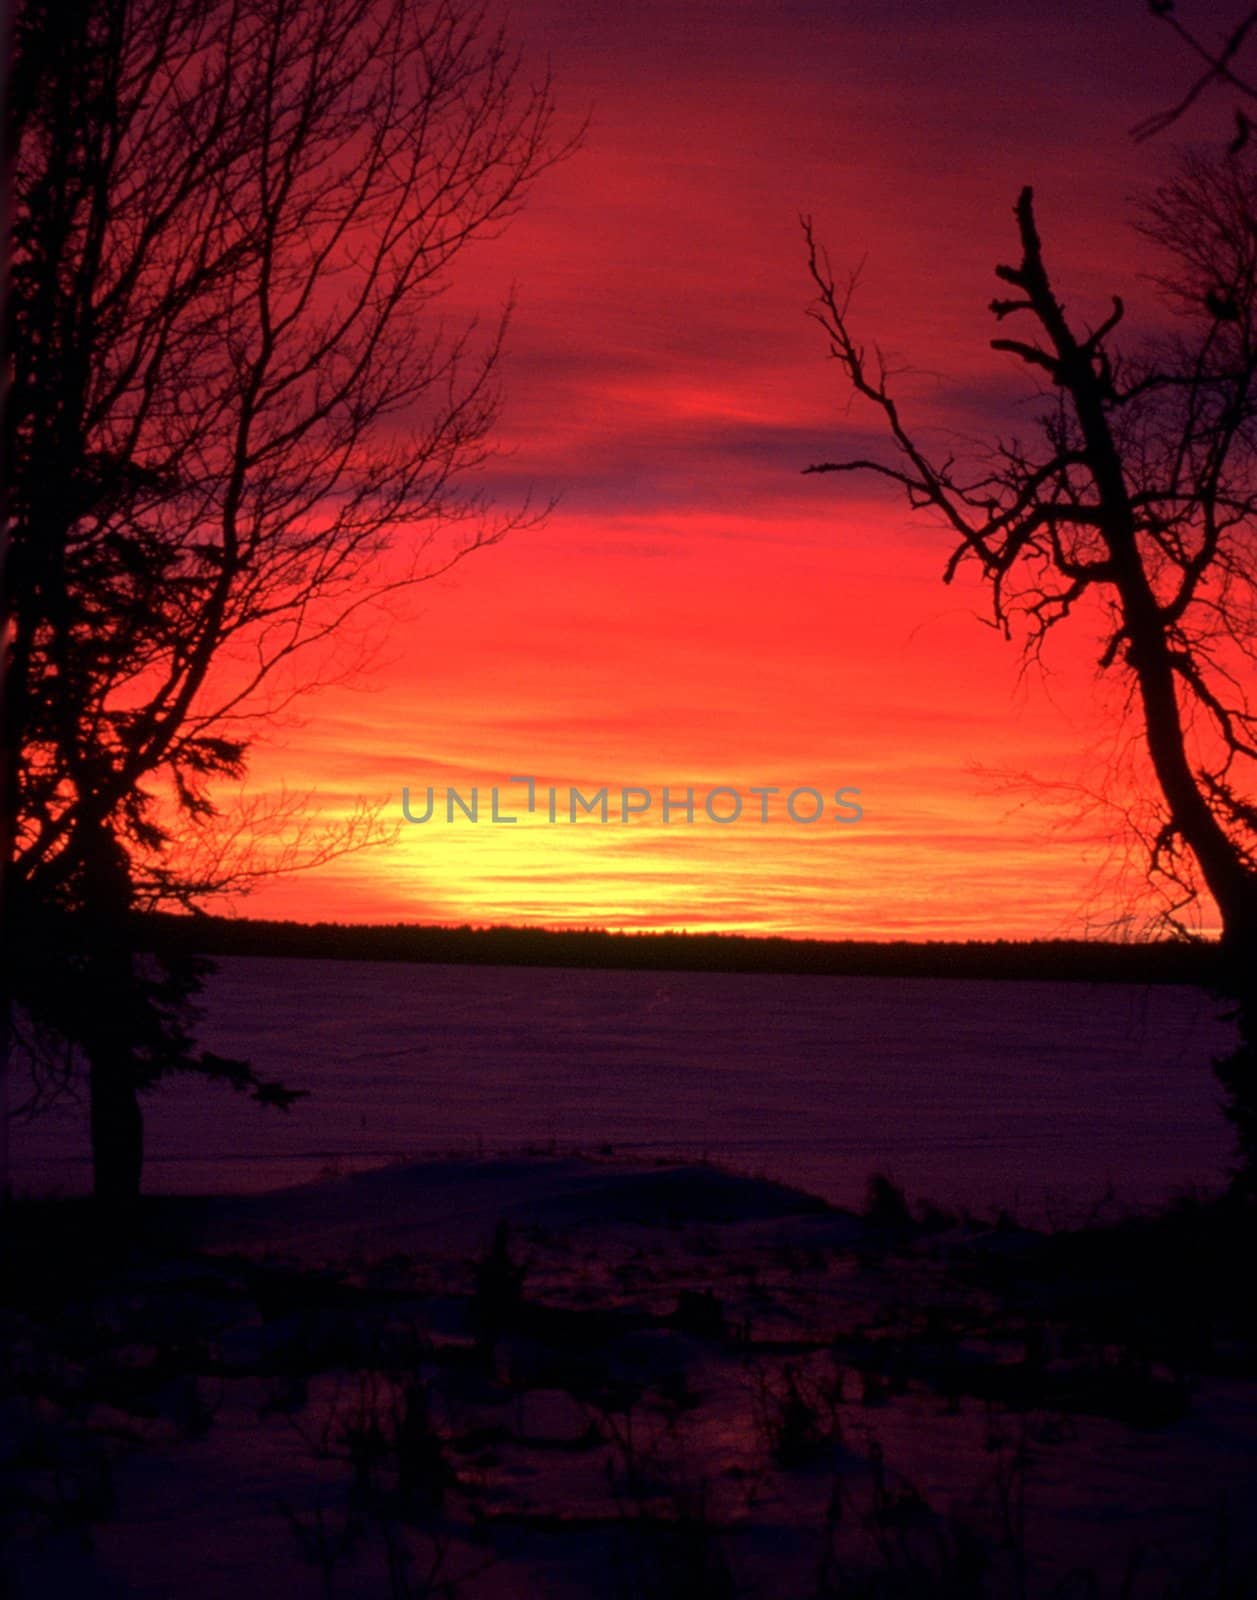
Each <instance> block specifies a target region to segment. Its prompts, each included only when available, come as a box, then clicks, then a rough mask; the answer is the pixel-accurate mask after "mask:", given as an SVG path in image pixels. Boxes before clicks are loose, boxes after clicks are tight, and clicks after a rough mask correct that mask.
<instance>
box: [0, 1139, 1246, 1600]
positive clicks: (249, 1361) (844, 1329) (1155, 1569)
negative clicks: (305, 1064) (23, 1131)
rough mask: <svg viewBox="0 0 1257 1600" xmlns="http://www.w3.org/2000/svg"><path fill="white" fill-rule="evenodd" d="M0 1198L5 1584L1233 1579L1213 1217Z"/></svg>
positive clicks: (599, 1181) (693, 1589)
mask: <svg viewBox="0 0 1257 1600" xmlns="http://www.w3.org/2000/svg"><path fill="white" fill-rule="evenodd" d="M9 1220H10V1223H11V1227H10V1230H9V1243H8V1246H7V1256H8V1258H7V1260H6V1261H5V1263H4V1282H5V1285H6V1289H5V1310H4V1313H3V1316H4V1335H5V1337H4V1345H5V1350H6V1356H5V1366H4V1372H3V1392H2V1395H0V1504H3V1505H4V1506H5V1507H6V1509H5V1510H4V1511H3V1512H0V1516H3V1519H4V1521H3V1527H2V1528H0V1532H2V1533H3V1535H4V1538H5V1544H6V1549H7V1554H6V1556H5V1558H4V1560H5V1566H4V1577H5V1580H6V1587H4V1588H3V1589H0V1592H3V1593H5V1594H7V1595H9V1596H11V1597H14V1600H16V1597H21V1600H27V1597H35V1596H39V1597H41V1600H44V1597H59V1596H62V1595H65V1596H75V1597H79V1596H81V1597H84V1600H92V1597H97V1596H101V1597H104V1596H110V1597H115V1596H153V1597H157V1596H163V1597H165V1596H170V1595H175V1594H178V1595H180V1596H181V1597H183V1596H186V1597H188V1600H199V1597H205V1600H210V1597H214V1600H219V1597H222V1596H236V1597H241V1600H243V1597H245V1596H250V1595H263V1594H265V1595H274V1596H280V1595H282V1596H285V1597H287V1596H293V1597H298V1600H300V1597H305V1596H310V1597H315V1596H324V1597H325V1596H348V1597H359V1596H361V1597H374V1596H388V1597H398V1596H421V1595H441V1596H453V1595H463V1596H468V1597H486V1600H489V1597H493V1600H496V1597H505V1596H512V1597H532V1596H537V1597H541V1596H555V1597H566V1596H582V1595H599V1596H602V1595H607V1596H617V1595H626V1596H627V1595H636V1596H656V1595H658V1596H669V1595H678V1596H679V1595H682V1594H684V1595H686V1596H688V1597H690V1600H701V1597H705V1596H728V1597H732V1596H764V1597H771V1600H827V1597H831V1596H917V1595H921V1596H927V1595H928V1596H935V1595H938V1596H956V1597H960V1596H991V1597H1000V1596H1009V1597H1021V1596H1027V1597H1029V1596H1049V1595H1052V1596H1109V1595H1112V1596H1114V1597H1117V1596H1121V1597H1124V1600H1125V1597H1129V1600H1141V1597H1150V1596H1175V1597H1196V1596H1201V1597H1203V1596H1209V1597H1222V1596H1227V1597H1232V1596H1244V1595H1252V1594H1257V1518H1255V1517H1254V1512H1257V1482H1255V1478H1257V1475H1255V1474H1254V1472H1253V1462H1254V1460H1255V1459H1257V1315H1255V1313H1254V1309H1253V1306H1252V1305H1251V1304H1250V1300H1251V1296H1250V1294H1249V1289H1250V1282H1249V1278H1250V1263H1251V1260H1252V1247H1253V1242H1254V1224H1253V1220H1252V1218H1251V1216H1249V1215H1248V1214H1246V1213H1245V1212H1244V1211H1242V1210H1240V1209H1238V1208H1233V1207H1227V1206H1226V1205H1223V1204H1221V1203H1217V1202H1206V1201H1185V1202H1183V1203H1181V1204H1179V1205H1177V1206H1175V1207H1174V1208H1172V1209H1170V1210H1168V1211H1166V1212H1164V1213H1163V1214H1161V1215H1159V1216H1157V1217H1154V1218H1149V1219H1144V1220H1140V1221H1128V1222H1125V1223H1117V1224H1108V1225H1104V1226H1101V1225H1098V1224H1097V1225H1094V1226H1092V1227H1089V1228H1083V1229H1076V1230H1073V1231H1070V1232H1060V1233H1055V1234H1044V1233H1038V1232H1033V1231H1030V1230H1026V1229H1022V1228H1019V1227H1017V1226H1015V1225H1014V1224H1013V1223H1011V1222H1009V1221H1008V1220H1007V1219H1002V1220H1000V1221H997V1222H979V1221H975V1220H972V1219H962V1218H956V1217H952V1216H948V1215H945V1214H943V1213H941V1212H937V1211H929V1210H923V1209H921V1208H909V1207H908V1206H906V1205H905V1203H904V1201H903V1199H902V1197H901V1196H900V1195H899V1194H898V1192H897V1191H896V1190H894V1189H893V1188H892V1187H891V1186H890V1185H888V1184H885V1183H883V1182H874V1183H873V1184H872V1185H871V1186H870V1196H869V1204H868V1205H867V1207H866V1208H865V1211H864V1213H863V1214H861V1215H856V1214H854V1213H851V1212H846V1211H840V1210H835V1209H832V1208H830V1207H827V1206H825V1205H823V1204H822V1203H820V1202H818V1201H814V1200H812V1199H810V1198H809V1197H808V1196H806V1195H803V1194H800V1193H798V1192H796V1191H793V1190H790V1189H787V1188H784V1187H781V1186H779V1185H774V1184H770V1183H765V1182H761V1181H756V1180H751V1179H742V1178H737V1177H734V1176H732V1175H730V1174H727V1173H724V1172H721V1171H719V1170H717V1169H714V1168H709V1167H702V1166H675V1165H674V1166H666V1167H665V1166H658V1167H652V1166H643V1165H640V1164H639V1165H636V1166H632V1167H628V1166H624V1165H621V1164H617V1163H615V1162H611V1161H600V1162H598V1161H584V1160H578V1159H575V1158H568V1159H555V1158H548V1159H547V1158H537V1159H533V1160H530V1159H525V1158H515V1159H503V1160H497V1161H484V1162H445V1163H434V1164H427V1165H424V1166H421V1167H413V1166H412V1167H398V1168H393V1169H388V1170H385V1171H381V1172H377V1173H371V1174H362V1175H360V1176H358V1177H356V1178H348V1179H340V1180H335V1181H332V1182H328V1183H324V1184H320V1185H315V1186H311V1187H309V1188H305V1189H300V1190H291V1191H286V1192H284V1193H280V1194H276V1195H271V1196H261V1197H256V1198H253V1199H247V1200H246V1199H241V1200H217V1201H212V1202H197V1201H171V1200H164V1201H160V1202H153V1203H151V1204H150V1205H149V1206H147V1207H146V1208H145V1210H144V1213H143V1215H142V1217H141V1218H140V1221H139V1226H138V1233H137V1237H136V1238H135V1239H134V1241H133V1242H132V1243H131V1244H129V1245H125V1246H124V1245H119V1244H118V1243H117V1242H116V1239H115V1238H114V1237H113V1236H112V1235H110V1234H103V1233H102V1231H101V1230H100V1228H99V1226H98V1225H97V1224H96V1223H95V1222H94V1221H93V1218H92V1215H91V1212H90V1208H89V1207H87V1206H86V1205H85V1204H83V1203H78V1202H65V1201H63V1202H44V1203H37V1202H28V1203H23V1204H20V1205H18V1206H15V1207H14V1208H13V1212H12V1214H11V1217H10V1219H9Z"/></svg>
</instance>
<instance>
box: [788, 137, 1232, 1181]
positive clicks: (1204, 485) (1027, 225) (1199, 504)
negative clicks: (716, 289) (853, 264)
mask: <svg viewBox="0 0 1257 1600" xmlns="http://www.w3.org/2000/svg"><path fill="white" fill-rule="evenodd" d="M1016 224H1017V234H1018V240H1019V244H1020V252H1021V253H1020V259H1019V260H1018V262H1017V263H1016V264H1015V265H1009V266H999V267H997V268H996V269H995V272H996V276H997V277H998V278H999V279H1000V281H1001V282H1002V283H1003V284H1004V285H1005V290H1006V292H1005V293H1004V294H1002V295H1001V296H999V297H997V298H996V299H995V300H994V301H993V302H992V304H991V310H992V313H993V314H994V316H995V317H996V319H997V320H998V321H999V322H1001V323H1003V322H1009V323H1010V324H1016V325H1018V326H1019V328H1020V329H1022V330H1024V331H1023V332H1022V336H1021V337H999V338H995V339H992V341H991V346H992V348H993V349H994V350H996V351H999V352H1001V353H1004V354H1006V355H1010V356H1012V357H1013V358H1014V359H1015V360H1017V361H1018V362H1020V363H1021V364H1022V366H1023V367H1024V369H1025V370H1026V372H1027V374H1028V375H1029V376H1030V377H1031V378H1033V379H1034V380H1036V381H1037V384H1038V387H1039V392H1040V394H1041V395H1042V399H1043V405H1042V407H1041V411H1040V415H1039V417H1038V421H1037V424H1036V427H1035V430H1034V434H1033V437H1031V438H1030V439H1028V440H1021V439H1012V440H1000V441H998V442H993V443H992V444H991V446H990V448H989V450H988V451H987V453H986V454H985V455H984V456H983V457H982V458H981V459H980V460H978V461H976V462H974V463H971V464H970V465H969V466H967V467H966V465H965V464H964V463H962V462H959V461H957V460H956V459H955V458H951V457H948V458H943V459H940V458H937V457H936V456H934V455H933V454H931V453H930V452H929V451H927V449H926V448H925V447H924V446H923V444H922V442H921V439H920V436H919V434H918V433H916V432H915V431H914V430H913V428H912V427H910V425H909V424H908V423H907V422H906V421H905V419H904V416H903V413H902V411H901V409H900V406H899V404H898V403H897V402H896V399H895V398H894V397H893V395H892V393H891V386H890V381H889V377H888V372H887V367H886V363H885V362H884V360H883V359H882V356H881V354H880V352H878V351H876V350H874V351H873V352H871V353H870V352H869V351H868V350H867V349H866V347H865V346H864V345H863V344H861V343H860V342H859V340H858V339H857V337H856V335H855V334H854V332H853V331H852V322H851V310H850V308H851V296H852V291H853V289H854V286H855V285H854V281H852V282H849V283H848V284H847V285H845V286H844V287H839V286H838V285H837V284H836V282H835V279H834V276H833V274H832V272H831V270H830V268H829V265H828V263H827V261H826V259H825V256H824V254H823V252H822V251H821V250H820V248H819V246H818V245H817V243H816V240H815V237H814V233H813V230H812V227H811V225H810V223H805V230H806V237H807V242H808V248H809V252H810V255H809V259H810V266H811V274H812V278H813V281H814V283H815V285H816V288H817V290H818V295H819V298H818V300H817V303H816V306H815V308H814V315H815V317H816V319H817V320H818V321H819V322H820V324H821V326H822V327H823V328H824V330H825V333H826V336H827V338H828V341H829V348H830V352H831V354H832V356H833V357H834V359H835V360H837V361H838V363H839V365H840V366H841V367H842V369H843V371H844V373H845V375H846V378H847V380H848V381H849V383H850V384H851V386H852V388H853V389H854V391H855V393H856V394H857V395H858V396H860V397H862V399H863V400H864V401H865V402H867V403H868V404H869V405H870V406H871V407H872V408H873V411H874V414H875V415H876V416H877V417H879V418H880V421H881V425H882V431H883V432H884V435H885V437H886V439H887V440H888V442H889V444H890V446H891V448H890V451H889V453H887V454H886V455H878V456H876V457H872V458H870V457H864V456H852V457H850V458H844V459H839V460H835V461H830V462H824V463H820V464H818V465H816V466H813V467H810V468H808V469H807V470H809V471H813V472H831V473H852V472H859V473H872V474H874V475H876V476H879V477H881V478H885V479H888V480H889V481H890V482H892V483H894V484H897V485H898V486H899V487H900V488H901V489H902V490H903V491H904V493H905V494H906V496H907V499H908V502H909V504H910V505H911V506H912V507H913V508H915V509H918V510H928V511H931V512H933V513H934V514H935V515H936V516H938V517H939V518H941V519H942V521H943V523H944V524H945V526H946V527H947V529H948V530H949V531H950V533H951V536H952V538H953V541H954V547H953V551H952V555H951V559H950V561H949V562H948V563H947V567H946V571H945V578H946V580H947V581H950V580H951V579H952V578H953V577H954V576H955V574H956V573H957V571H958V570H959V569H960V567H961V566H962V565H963V564H965V563H976V565H977V566H978V568H979V569H980V571H981V574H982V576H983V577H984V578H985V579H986V581H987V583H988V584H989V586H990V593H991V599H992V606H993V613H994V620H995V621H996V623H997V624H998V625H999V626H1000V628H1001V629H1003V631H1004V632H1005V634H1006V635H1008V636H1009V637H1013V636H1014V635H1016V636H1019V637H1020V639H1021V641H1022V643H1023V646H1024V648H1025V649H1026V650H1027V651H1028V652H1030V653H1035V652H1037V651H1038V650H1039V649H1040V648H1041V647H1042V645H1043V643H1044V641H1045V639H1046V638H1047V636H1048V635H1049V634H1050V633H1052V632H1053V631H1054V630H1056V629H1057V628H1058V627H1059V626H1060V625H1061V624H1062V623H1065V622H1067V621H1069V620H1070V619H1075V620H1077V619H1079V618H1087V619H1089V620H1091V621H1092V622H1093V623H1095V624H1096V626H1097V628H1098V630H1099V634H1100V637H1099V639H1098V642H1097V659H1098V664H1099V668H1100V670H1101V672H1102V673H1104V674H1108V675H1115V676H1117V677H1118V678H1120V680H1121V682H1122V684H1123V686H1124V689H1125V691H1126V695H1127V703H1128V704H1129V705H1130V707H1131V709H1132V712H1133V714H1134V716H1135V717H1136V718H1137V721H1138V728H1139V733H1140V737H1141V740H1142V744H1143V747H1144V749H1145V751H1146V754H1147V758H1148V767H1149V787H1150V795H1151V798H1152V799H1153V800H1154V801H1155V803H1156V807H1157V809H1158V812H1159V820H1158V822H1157V825H1156V826H1155V827H1154V828H1153V829H1152V831H1151V833H1150V835H1149V837H1148V841H1147V842H1148V845H1149V849H1150V857H1149V866H1150V871H1151V873H1152V875H1153V878H1154V880H1156V881H1159V882H1160V883H1162V884H1164V885H1167V886H1168V888H1169V892H1170V905H1169V917H1170V920H1171V922H1172V923H1173V924H1174V925H1175V926H1178V927H1183V926H1184V925H1185V924H1184V920H1183V919H1184V914H1185V912H1186V911H1187V909H1188V907H1189V906H1192V905H1193V904H1195V903H1196V902H1197V901H1198V899H1199V898H1200V897H1201V896H1202V894H1203V895H1207V896H1208V897H1210V898H1211V899H1212V901H1213V903H1214V904H1215V905H1216V907H1217V912H1218V915H1219V918H1220V922H1221V932H1222V949H1223V954H1224V958H1225V962H1226V975H1225V987H1226V991H1227V992H1228V993H1229V994H1230V995H1232V996H1233V997H1234V998H1235V999H1236V1000H1237V1001H1238V1002H1239V1019H1240V1023H1241V1031H1242V1036H1243V1041H1244V1042H1243V1047H1242V1049H1241V1050H1240V1051H1239V1052H1238V1054H1237V1055H1236V1056H1234V1057H1233V1058H1231V1060H1230V1061H1228V1062H1226V1063H1220V1064H1219V1071H1220V1073H1221V1075H1222V1077H1223V1080H1224V1082H1225V1084H1226V1087H1227V1090H1228V1093H1229V1095H1230V1111H1231V1115H1232V1117H1233V1120H1234V1122H1235V1124H1236V1127H1237V1130H1238V1133H1239V1137H1240V1144H1241V1151H1242V1156H1243V1159H1244V1162H1245V1165H1246V1167H1247V1170H1248V1172H1249V1174H1250V1176H1251V1175H1252V1173H1253V1171H1254V1170H1255V1169H1257V1070H1255V1066H1257V1051H1255V1047H1257V720H1255V717H1254V711H1253V707H1252V704H1251V702H1250V700H1249V697H1248V694H1247V692H1246V686H1247V684H1248V683H1251V681H1252V672H1253V666H1254V662H1255V661H1257V173H1255V172H1254V169H1253V166H1252V165H1251V164H1250V163H1249V162H1248V161H1247V160H1245V159H1243V158H1242V157H1241V156H1240V155H1234V156H1229V157H1227V158H1225V159H1218V160H1214V161H1208V160H1205V159H1203V158H1188V159H1187V160H1186V161H1185V162H1184V164H1183V165H1182V166H1181V167H1180V169H1179V171H1178V172H1177V175H1176V176H1175V177H1174V178H1172V179H1171V180H1170V181H1168V182H1167V183H1165V184H1163V185H1162V186H1161V187H1160V188H1159V189H1158V190H1157V191H1156V192H1155V193H1154V194H1153V195H1152V196H1151V197H1150V198H1149V200H1148V201H1147V203H1146V204H1145V206H1144V208H1143V210H1142V213H1141V215H1140V219H1139V223H1138V226H1139V228H1140V231H1141V233H1142V235H1143V237H1144V239H1145V240H1146V242H1147V243H1148V245H1149V246H1150V247H1151V248H1153V249H1154V250H1155V252H1156V254H1157V259H1158V260H1159V261H1160V262H1161V263H1162V270H1161V274H1160V287H1161V290H1162V293H1163V295H1164V298H1165V300H1166V302H1167V304H1168V307H1169V309H1170V311H1171V312H1172V313H1173V314H1174V315H1173V318H1172V324H1173V325H1172V328H1171V330H1170V331H1169V332H1166V333H1164V334H1163V335H1161V336H1159V337H1154V338H1151V339H1148V340H1145V341H1143V342H1142V343H1141V344H1140V346H1139V348H1138V349H1137V350H1135V351H1133V352H1129V353H1127V352H1123V351H1122V350H1121V349H1120V348H1119V344H1118V340H1117V330H1118V329H1119V326H1120V325H1121V323H1122V319H1123V310H1124V308H1123V305H1122V302H1121V300H1120V299H1118V298H1116V297H1115V298H1114V300H1113V302H1112V306H1111V309H1110V310H1109V311H1108V313H1107V314H1106V315H1105V316H1103V317H1102V318H1101V319H1100V320H1099V321H1098V322H1097V323H1096V325H1095V326H1081V325H1080V324H1079V322H1078V321H1077V319H1076V318H1071V317H1070V316H1069V315H1067V313H1066V311H1065V308H1064V306H1063V305H1062V303H1061V302H1060V300H1058V298H1057V295H1056V292H1055V289H1054V287H1053V284H1052V282H1051V280H1050V278H1049V274H1048V269H1047V266H1046V263H1045V257H1044V251H1043V246H1042V242H1041V240H1040V236H1039V232H1038V228H1037V226H1036V222H1035V214H1034V204H1033V196H1032V193H1031V191H1030V190H1029V189H1025V190H1023V192H1022V194H1021V196H1020V198H1019V199H1018V201H1017V205H1016Z"/></svg>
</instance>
